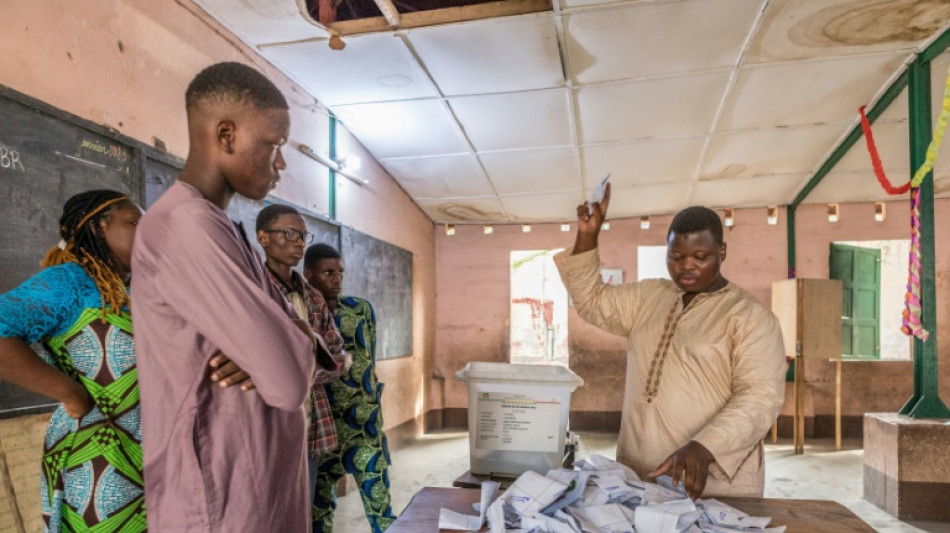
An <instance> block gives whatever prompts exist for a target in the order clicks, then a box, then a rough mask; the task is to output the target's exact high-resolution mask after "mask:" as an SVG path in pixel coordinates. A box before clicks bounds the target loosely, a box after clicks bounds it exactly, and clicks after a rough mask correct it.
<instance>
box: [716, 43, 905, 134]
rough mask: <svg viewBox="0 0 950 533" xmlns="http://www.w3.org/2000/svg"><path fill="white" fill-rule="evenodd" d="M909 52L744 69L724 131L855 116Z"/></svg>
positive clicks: (729, 105) (726, 111)
mask: <svg viewBox="0 0 950 533" xmlns="http://www.w3.org/2000/svg"><path fill="white" fill-rule="evenodd" d="M905 59H907V55H906V54H903V53H900V54H874V55H870V56H858V57H852V58H848V59H831V60H823V61H808V62H795V63H777V64H771V65H761V66H756V67H746V68H743V69H742V70H741V72H740V73H739V77H738V79H737V80H736V84H735V87H734V88H733V90H732V91H731V93H730V96H729V100H728V101H727V102H726V107H725V109H724V112H723V117H722V121H721V123H720V124H719V129H720V130H726V131H728V130H742V129H755V128H767V127H777V126H793V125H803V124H828V123H835V122H848V121H851V120H854V118H855V116H856V114H857V110H858V107H860V106H862V105H866V104H867V103H868V102H869V101H870V100H871V99H872V98H873V97H874V96H875V95H876V94H877V93H878V91H880V89H881V87H883V86H884V85H886V84H887V82H888V80H889V79H891V78H892V77H893V76H894V73H895V72H897V71H898V70H899V69H900V68H901V66H902V64H903V62H904V60H905Z"/></svg>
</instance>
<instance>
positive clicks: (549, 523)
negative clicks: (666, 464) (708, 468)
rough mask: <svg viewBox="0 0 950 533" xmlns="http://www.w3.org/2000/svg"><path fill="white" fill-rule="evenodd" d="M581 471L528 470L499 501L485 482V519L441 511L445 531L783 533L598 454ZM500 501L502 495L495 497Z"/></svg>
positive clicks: (478, 505) (579, 465) (492, 485)
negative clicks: (646, 478) (643, 476)
mask: <svg viewBox="0 0 950 533" xmlns="http://www.w3.org/2000/svg"><path fill="white" fill-rule="evenodd" d="M575 467H576V468H575V469H574V470H566V469H562V470H551V471H550V472H548V474H547V475H546V476H542V475H541V474H538V473H537V472H533V471H528V472H525V473H524V474H523V475H522V476H521V477H519V478H518V479H517V480H515V482H514V483H512V484H511V486H510V487H509V488H508V490H506V491H505V492H503V493H502V494H501V496H498V495H497V493H498V487H499V485H498V483H497V482H494V481H485V482H483V483H482V493H481V502H479V503H476V504H475V505H474V506H473V507H474V509H475V511H476V512H478V513H479V514H478V516H474V515H465V514H460V513H456V512H454V511H451V510H449V509H441V510H440V512H439V527H440V528H442V529H452V530H460V531H478V530H480V529H482V528H483V527H485V524H486V522H487V524H488V527H489V531H491V533H633V532H636V533H730V532H738V531H742V532H753V533H754V532H764V533H783V532H784V531H785V526H780V527H773V528H769V527H768V525H769V523H770V522H771V521H772V519H771V518H768V517H754V516H749V515H747V514H746V513H743V512H742V511H740V510H738V509H735V508H733V507H730V506H728V505H726V504H724V503H722V502H719V501H717V500H714V499H707V500H703V499H699V500H696V501H695V502H694V501H692V500H690V499H689V498H687V497H686V492H685V491H683V490H682V484H679V485H678V486H677V487H673V486H672V483H671V479H670V478H669V477H668V476H663V477H660V478H659V479H657V483H658V484H655V483H648V482H645V481H641V480H640V478H639V477H638V476H637V474H636V473H634V471H633V470H631V469H630V468H628V467H626V466H624V465H622V464H620V463H618V462H616V461H612V460H610V459H607V458H606V457H603V456H600V455H592V456H591V457H589V458H588V459H587V460H584V461H578V462H577V463H575ZM496 496H497V497H496Z"/></svg>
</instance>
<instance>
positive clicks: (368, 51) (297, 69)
mask: <svg viewBox="0 0 950 533" xmlns="http://www.w3.org/2000/svg"><path fill="white" fill-rule="evenodd" d="M261 53H262V54H263V55H264V56H266V57H267V58H268V59H270V60H271V61H273V62H274V64H275V65H277V66H278V67H280V68H282V69H284V70H286V71H288V72H293V73H294V77H295V78H296V80H297V81H299V82H300V83H302V84H303V85H304V86H305V87H306V88H307V89H308V90H311V91H312V92H313V94H315V95H316V96H317V98H318V99H319V100H320V101H321V102H323V103H324V104H326V105H329V106H336V105H345V104H354V103H364V102H382V101H386V100H408V99H412V98H426V97H435V96H438V95H439V93H438V91H436V89H435V87H434V86H433V85H432V82H430V81H429V78H428V77H427V76H426V75H425V72H423V70H422V69H421V68H420V67H419V65H418V63H416V61H415V59H414V58H413V57H412V54H411V53H410V52H409V50H408V49H407V48H406V45H405V44H404V43H403V42H402V40H401V39H400V38H399V37H396V36H394V35H392V34H377V35H367V36H362V37H348V38H347V39H346V48H344V49H343V50H339V51H337V50H331V49H330V47H329V46H327V43H326V42H308V43H297V44H293V45H286V46H277V47H269V48H264V49H263V50H261Z"/></svg>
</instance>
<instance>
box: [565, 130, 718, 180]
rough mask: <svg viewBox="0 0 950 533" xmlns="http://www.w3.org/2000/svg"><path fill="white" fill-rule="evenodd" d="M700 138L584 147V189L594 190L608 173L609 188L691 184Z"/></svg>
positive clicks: (699, 150)
mask: <svg viewBox="0 0 950 533" xmlns="http://www.w3.org/2000/svg"><path fill="white" fill-rule="evenodd" d="M705 142H706V140H705V138H704V137H692V138H687V139H664V140H657V141H640V142H635V143H624V144H604V145H593V146H585V147H584V148H582V151H583V155H584V169H585V172H584V176H585V178H584V179H585V187H587V189H588V190H591V189H592V188H594V187H596V186H597V184H598V183H599V182H600V180H601V179H602V178H603V177H604V176H605V175H606V174H607V173H608V172H610V182H611V183H612V184H613V187H618V188H626V187H632V186H634V185H644V184H650V183H665V182H676V181H691V180H692V179H693V175H694V174H695V172H696V165H697V164H698V163H699V156H700V154H701V153H702V150H703V144H704V143H705Z"/></svg>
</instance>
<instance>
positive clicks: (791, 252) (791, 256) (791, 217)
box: [785, 205, 797, 279]
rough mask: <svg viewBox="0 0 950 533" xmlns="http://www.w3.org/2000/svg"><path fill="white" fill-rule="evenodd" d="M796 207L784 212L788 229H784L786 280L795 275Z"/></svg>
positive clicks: (791, 206) (790, 207)
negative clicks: (786, 263)
mask: <svg viewBox="0 0 950 533" xmlns="http://www.w3.org/2000/svg"><path fill="white" fill-rule="evenodd" d="M796 208H797V206H795V205H790V206H788V209H787V210H786V213H788V215H787V220H786V222H787V223H788V227H787V228H785V234H786V235H787V236H788V239H787V243H788V256H787V258H786V260H787V262H788V279H792V278H794V277H795V276H796V275H797V273H796V272H795V209H796Z"/></svg>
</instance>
